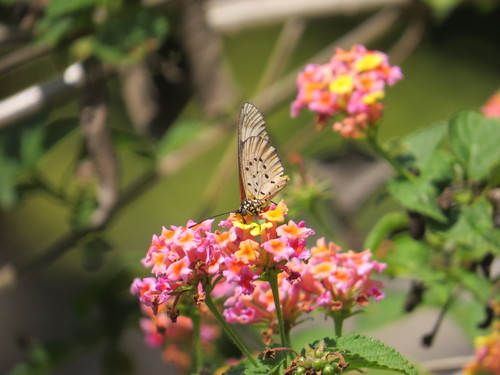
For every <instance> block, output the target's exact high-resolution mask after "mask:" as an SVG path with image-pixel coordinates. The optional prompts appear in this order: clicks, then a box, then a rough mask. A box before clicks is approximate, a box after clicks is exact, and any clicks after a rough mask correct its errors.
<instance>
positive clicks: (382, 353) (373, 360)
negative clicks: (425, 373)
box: [325, 334, 418, 375]
mask: <svg viewBox="0 0 500 375" xmlns="http://www.w3.org/2000/svg"><path fill="white" fill-rule="evenodd" d="M325 343H326V345H327V347H328V351H334V352H341V354H342V355H343V356H344V359H345V360H346V362H348V363H349V370H353V369H362V368H369V369H378V370H392V371H398V372H402V373H405V374H408V375H417V374H418V371H417V369H416V368H415V366H413V365H412V364H411V363H410V362H409V361H408V360H407V359H406V358H405V357H404V356H403V355H401V354H400V353H398V352H397V351H396V350H395V349H394V348H391V347H389V346H387V345H385V344H384V343H382V342H380V341H378V340H375V339H373V338H371V337H367V336H363V335H359V334H356V335H349V336H343V337H338V338H335V339H330V338H325ZM325 350H326V349H325Z"/></svg>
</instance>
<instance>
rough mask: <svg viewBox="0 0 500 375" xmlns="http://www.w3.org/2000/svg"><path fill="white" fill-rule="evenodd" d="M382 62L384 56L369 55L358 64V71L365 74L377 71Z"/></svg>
mask: <svg viewBox="0 0 500 375" xmlns="http://www.w3.org/2000/svg"><path fill="white" fill-rule="evenodd" d="M382 61H383V60H382V55H380V54H378V53H367V54H366V55H364V56H363V57H362V58H361V59H360V60H358V61H357V62H356V70H357V71H358V72H365V71H367V70H372V69H375V68H377V67H379V66H380V64H382Z"/></svg>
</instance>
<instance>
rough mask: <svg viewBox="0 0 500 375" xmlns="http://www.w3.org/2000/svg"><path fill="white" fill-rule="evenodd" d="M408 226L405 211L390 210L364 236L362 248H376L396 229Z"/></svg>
mask: <svg viewBox="0 0 500 375" xmlns="http://www.w3.org/2000/svg"><path fill="white" fill-rule="evenodd" d="M406 227H408V214H407V213H406V212H402V211H398V212H390V213H387V214H385V215H384V216H382V217H381V218H380V219H379V220H378V221H377V223H376V224H375V226H374V227H373V228H372V230H371V231H370V233H368V236H367V237H366V240H365V243H364V245H363V249H371V250H373V251H375V250H376V249H378V247H379V246H380V244H381V243H382V241H383V240H385V239H386V238H388V237H389V235H390V234H391V233H392V232H394V231H396V230H398V229H403V228H406Z"/></svg>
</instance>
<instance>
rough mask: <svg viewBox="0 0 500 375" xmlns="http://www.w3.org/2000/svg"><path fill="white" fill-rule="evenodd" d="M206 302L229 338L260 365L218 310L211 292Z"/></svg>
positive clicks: (253, 363)
mask: <svg viewBox="0 0 500 375" xmlns="http://www.w3.org/2000/svg"><path fill="white" fill-rule="evenodd" d="M205 304H206V305H207V307H208V309H209V310H210V311H211V312H212V314H213V316H214V317H215V319H216V320H217V322H218V323H219V324H220V326H221V327H222V329H223V330H224V332H225V333H226V335H228V336H229V338H230V339H231V340H232V341H233V342H234V344H235V345H236V346H237V347H238V349H240V351H241V353H243V355H244V356H245V357H247V358H248V360H249V361H250V362H251V363H252V365H253V366H254V367H259V363H258V362H257V361H256V360H255V358H254V357H252V353H250V351H249V350H248V349H247V347H246V346H245V344H243V342H242V341H241V340H240V338H239V337H238V335H237V334H236V332H235V331H234V329H233V327H231V326H230V325H229V324H228V323H227V321H226V319H224V317H223V316H222V315H221V313H220V312H219V310H217V307H215V304H214V301H213V300H212V297H210V293H208V292H207V294H206V296H205Z"/></svg>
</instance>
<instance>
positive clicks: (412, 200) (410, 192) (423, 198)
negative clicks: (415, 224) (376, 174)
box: [388, 179, 447, 223]
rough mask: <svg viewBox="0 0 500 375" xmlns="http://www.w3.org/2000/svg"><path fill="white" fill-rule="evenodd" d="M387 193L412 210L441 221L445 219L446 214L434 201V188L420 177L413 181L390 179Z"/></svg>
mask: <svg viewBox="0 0 500 375" xmlns="http://www.w3.org/2000/svg"><path fill="white" fill-rule="evenodd" d="M388 189H389V193H390V194H391V195H392V196H393V197H394V199H396V200H397V201H398V202H399V204H401V205H402V206H403V207H406V208H408V209H410V210H412V211H415V212H419V213H421V214H423V215H425V216H428V217H430V218H432V219H434V220H437V221H439V222H441V223H445V222H446V221H447V218H446V216H445V215H444V214H443V213H442V211H441V209H440V208H439V206H438V205H437V203H436V199H437V190H436V188H435V187H434V186H433V185H431V184H429V183H428V182H426V181H423V180H422V179H416V180H414V181H408V180H402V179H392V180H390V181H389V184H388Z"/></svg>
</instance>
